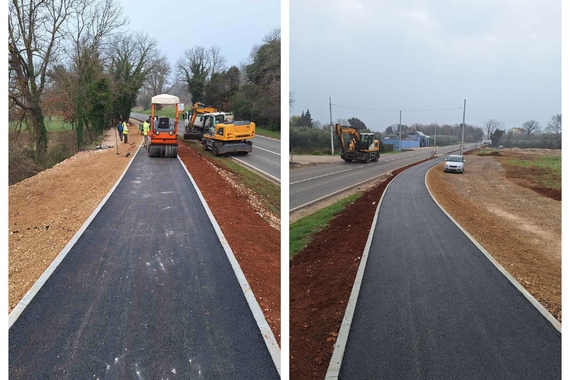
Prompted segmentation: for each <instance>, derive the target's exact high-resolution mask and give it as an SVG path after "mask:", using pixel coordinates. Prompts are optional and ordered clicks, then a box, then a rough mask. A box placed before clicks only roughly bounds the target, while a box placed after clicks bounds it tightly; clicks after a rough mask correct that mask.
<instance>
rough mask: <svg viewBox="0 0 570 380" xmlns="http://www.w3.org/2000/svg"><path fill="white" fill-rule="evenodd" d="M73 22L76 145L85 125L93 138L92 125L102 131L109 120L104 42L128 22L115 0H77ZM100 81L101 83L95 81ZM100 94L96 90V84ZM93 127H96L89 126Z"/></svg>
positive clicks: (70, 28) (70, 26)
mask: <svg viewBox="0 0 570 380" xmlns="http://www.w3.org/2000/svg"><path fill="white" fill-rule="evenodd" d="M72 21H73V22H70V23H69V32H68V33H69V35H70V36H71V41H72V45H71V50H72V51H71V53H70V56H71V59H72V72H73V74H74V79H75V81H74V82H75V83H74V84H73V86H72V88H73V90H74V99H75V102H74V105H73V106H74V114H75V115H74V120H75V122H76V123H77V128H76V134H77V148H79V147H80V146H81V145H82V143H83V129H84V128H86V129H87V132H88V133H89V137H90V139H91V140H93V138H94V137H95V136H93V135H92V129H94V130H95V133H96V135H98V134H100V133H102V131H103V127H104V125H105V124H106V123H107V122H109V121H110V120H109V119H110V118H111V116H110V104H108V103H109V101H108V99H107V98H108V97H109V95H110V94H109V93H108V91H107V92H106V93H102V92H101V91H102V90H103V89H104V88H106V89H107V90H108V86H109V84H108V81H107V80H106V75H105V74H104V67H103V64H102V62H101V58H100V51H101V47H102V45H104V44H105V42H106V40H107V39H108V37H109V36H112V35H113V33H114V32H115V31H117V30H118V29H119V28H120V27H121V26H123V25H125V24H126V22H127V21H126V19H125V18H124V17H123V15H122V8H121V5H120V4H119V3H117V2H116V0H101V1H97V2H93V1H91V0H77V9H76V13H75V17H74V18H73V19H72ZM95 83H98V85H95ZM97 87H98V88H99V94H93V92H94V88H97ZM90 127H93V128H90Z"/></svg>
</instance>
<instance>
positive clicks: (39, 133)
mask: <svg viewBox="0 0 570 380" xmlns="http://www.w3.org/2000/svg"><path fill="white" fill-rule="evenodd" d="M30 114H31V115H32V118H31V119H32V130H33V134H34V138H35V145H36V146H35V148H36V160H37V161H38V162H43V160H44V159H45V157H46V153H47V146H48V137H47V129H46V125H45V120H44V113H43V111H42V108H41V106H40V103H39V101H36V100H35V99H34V102H33V104H32V107H31V109H30Z"/></svg>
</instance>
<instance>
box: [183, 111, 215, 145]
mask: <svg viewBox="0 0 570 380" xmlns="http://www.w3.org/2000/svg"><path fill="white" fill-rule="evenodd" d="M218 112H221V111H220V110H219V109H217V108H215V107H212V106H207V105H205V104H204V103H200V102H196V103H194V105H193V106H192V110H191V111H186V113H184V115H183V117H184V119H185V122H187V124H186V127H185V128H184V140H202V135H203V134H204V127H203V124H202V123H199V124H198V125H195V124H194V123H195V122H196V117H197V116H198V115H203V114H206V113H218ZM224 120H225V118H224Z"/></svg>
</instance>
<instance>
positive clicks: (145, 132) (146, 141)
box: [143, 120, 150, 147]
mask: <svg viewBox="0 0 570 380" xmlns="http://www.w3.org/2000/svg"><path fill="white" fill-rule="evenodd" d="M149 130H150V124H149V122H148V120H145V121H144V123H143V136H144V146H145V147H148V146H149V144H150V141H149V140H150V136H149V135H148V132H149Z"/></svg>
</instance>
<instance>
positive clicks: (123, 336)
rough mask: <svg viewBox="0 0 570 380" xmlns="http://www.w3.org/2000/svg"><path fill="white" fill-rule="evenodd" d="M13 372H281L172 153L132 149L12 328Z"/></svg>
mask: <svg viewBox="0 0 570 380" xmlns="http://www.w3.org/2000/svg"><path fill="white" fill-rule="evenodd" d="M9 358H10V360H9V371H10V379H70V380H74V379H97V378H98V379H161V378H163V379H166V378H170V379H173V378H185V379H189V378H205V379H278V378H279V374H278V371H277V369H276V366H275V364H274V363H273V360H272V358H271V355H270V353H269V350H268V348H267V345H266V343H265V341H264V338H263V337H262V335H261V332H260V328H259V326H258V325H257V323H256V322H255V319H254V317H253V314H252V311H251V309H250V307H249V306H248V303H247V301H246V298H245V296H244V293H243V291H242V289H241V288H240V285H239V283H238V280H237V278H236V275H235V274H234V272H233V270H232V267H231V265H230V262H229V260H228V258H227V256H226V254H225V251H224V249H223V246H222V245H221V243H220V241H219V240H218V238H217V236H216V232H215V230H214V227H213V226H212V223H211V222H210V219H209V218H208V216H207V213H206V211H205V209H204V208H203V206H202V203H201V201H200V199H199V197H198V194H197V193H196V191H195V189H194V187H193V186H192V184H191V181H190V179H189V178H188V176H187V175H186V172H185V171H184V169H183V167H182V165H181V163H180V162H179V161H178V160H177V159H160V158H158V159H157V158H149V157H148V155H147V154H146V152H145V151H143V150H141V151H139V154H137V156H136V157H134V161H133V163H132V165H131V167H130V168H129V169H128V171H127V172H126V174H125V176H124V177H123V179H122V180H121V182H120V184H119V185H118V187H117V188H116V189H115V191H114V192H113V194H112V195H111V197H110V198H109V199H108V201H107V202H106V203H105V205H104V206H103V207H102V208H101V210H100V212H99V213H98V214H97V216H96V217H95V218H94V219H93V221H92V223H91V224H90V225H89V227H88V228H87V229H86V230H85V232H84V233H83V234H82V235H81V237H80V238H79V239H78V241H77V242H76V244H75V245H74V246H73V248H72V249H71V250H70V251H69V253H68V254H67V256H66V257H65V259H64V260H63V261H62V263H61V264H60V265H59V266H58V267H57V269H56V270H55V272H54V273H53V274H52V275H51V277H50V278H49V279H48V281H47V282H46V283H45V285H44V286H43V287H42V288H41V290H40V291H39V292H38V294H37V295H36V296H35V298H34V299H33V300H32V302H31V303H30V304H29V305H28V307H27V308H26V309H25V310H24V312H23V313H22V314H21V315H20V317H19V318H18V319H17V320H16V322H15V323H14V324H13V325H12V327H11V328H10V330H9Z"/></svg>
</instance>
